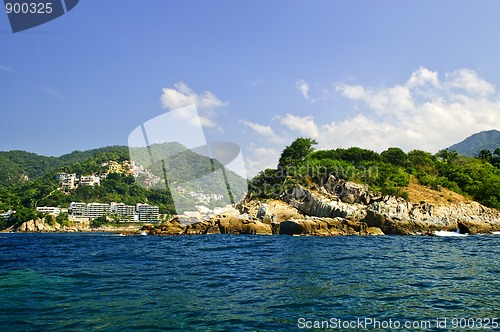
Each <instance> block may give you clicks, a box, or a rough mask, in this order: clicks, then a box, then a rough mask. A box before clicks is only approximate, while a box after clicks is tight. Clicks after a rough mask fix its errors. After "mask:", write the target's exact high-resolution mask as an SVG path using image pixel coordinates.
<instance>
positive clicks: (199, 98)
mask: <svg viewBox="0 0 500 332" xmlns="http://www.w3.org/2000/svg"><path fill="white" fill-rule="evenodd" d="M174 87H175V88H174V89H171V88H164V89H163V94H162V95H161V102H162V105H163V107H165V108H168V109H171V110H173V109H176V108H180V107H184V106H188V105H192V104H194V105H196V108H197V109H198V110H214V109H217V108H220V107H223V106H227V105H228V103H227V102H223V101H221V100H220V99H219V98H217V96H215V95H214V94H213V93H212V92H210V91H204V92H203V93H201V94H197V93H196V92H195V91H193V90H192V89H191V88H190V87H189V86H187V85H186V84H185V83H183V82H179V83H176V84H174Z"/></svg>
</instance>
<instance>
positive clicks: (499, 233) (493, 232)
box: [491, 232, 500, 235]
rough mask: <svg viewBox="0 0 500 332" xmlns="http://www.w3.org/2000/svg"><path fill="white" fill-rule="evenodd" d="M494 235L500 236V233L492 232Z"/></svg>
mask: <svg viewBox="0 0 500 332" xmlns="http://www.w3.org/2000/svg"><path fill="white" fill-rule="evenodd" d="M491 234H493V235H500V232H491Z"/></svg>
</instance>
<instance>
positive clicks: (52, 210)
mask: <svg viewBox="0 0 500 332" xmlns="http://www.w3.org/2000/svg"><path fill="white" fill-rule="evenodd" d="M36 212H37V213H46V214H51V215H55V216H57V215H59V214H60V213H62V212H68V215H69V216H71V217H73V218H89V219H95V218H99V217H102V216H105V217H113V216H115V217H117V218H118V219H119V220H121V221H139V222H155V221H158V218H159V208H158V207H157V206H154V205H149V204H142V203H138V204H136V205H126V204H124V203H115V202H111V203H110V204H107V203H82V202H72V203H71V204H70V206H69V208H68V209H61V208H58V207H52V206H39V207H37V208H36Z"/></svg>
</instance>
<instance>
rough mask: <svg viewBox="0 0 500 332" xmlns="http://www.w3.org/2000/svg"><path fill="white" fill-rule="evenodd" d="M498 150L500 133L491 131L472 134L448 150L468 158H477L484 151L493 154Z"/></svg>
mask: <svg viewBox="0 0 500 332" xmlns="http://www.w3.org/2000/svg"><path fill="white" fill-rule="evenodd" d="M496 148H500V131H499V130H496V129H491V130H485V131H481V132H478V133H475V134H472V135H471V136H469V137H467V138H466V139H464V140H463V141H461V142H458V143H455V144H453V145H451V146H449V147H448V148H447V150H450V151H451V150H454V151H456V152H457V153H459V154H461V155H464V156H467V157H477V156H478V155H479V153H480V152H481V151H482V150H489V151H491V152H493V151H494V150H495V149H496Z"/></svg>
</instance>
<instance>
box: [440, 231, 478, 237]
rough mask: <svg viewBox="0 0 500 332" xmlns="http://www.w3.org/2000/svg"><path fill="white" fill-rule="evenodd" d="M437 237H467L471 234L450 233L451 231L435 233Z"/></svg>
mask: <svg viewBox="0 0 500 332" xmlns="http://www.w3.org/2000/svg"><path fill="white" fill-rule="evenodd" d="M434 235H436V236H467V235H469V234H460V232H456V231H455V232H449V231H435V232H434Z"/></svg>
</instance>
